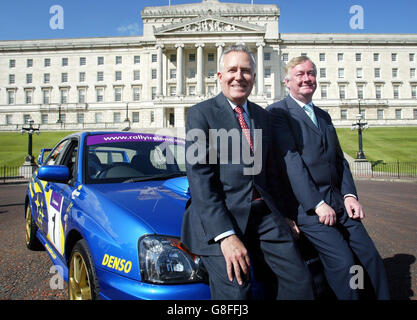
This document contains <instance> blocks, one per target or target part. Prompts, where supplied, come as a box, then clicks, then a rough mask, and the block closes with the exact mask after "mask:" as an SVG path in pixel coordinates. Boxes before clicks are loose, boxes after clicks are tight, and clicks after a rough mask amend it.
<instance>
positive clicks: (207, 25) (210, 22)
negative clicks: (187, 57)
mask: <svg viewBox="0 0 417 320" xmlns="http://www.w3.org/2000/svg"><path fill="white" fill-rule="evenodd" d="M225 33H226V34H227V33H233V34H259V33H265V27H263V26H258V25H254V24H250V23H246V22H241V21H238V20H233V19H228V18H224V17H220V16H208V17H198V18H195V19H190V20H186V21H183V22H181V23H172V24H169V25H166V26H163V27H160V28H154V35H155V36H170V35H195V34H225Z"/></svg>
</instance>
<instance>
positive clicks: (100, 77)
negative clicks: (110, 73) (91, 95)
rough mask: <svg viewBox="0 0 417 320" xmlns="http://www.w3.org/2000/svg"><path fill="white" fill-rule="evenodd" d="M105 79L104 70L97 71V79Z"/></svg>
mask: <svg viewBox="0 0 417 320" xmlns="http://www.w3.org/2000/svg"><path fill="white" fill-rule="evenodd" d="M103 80H104V72H103V71H99V72H97V81H98V82H100V81H103Z"/></svg>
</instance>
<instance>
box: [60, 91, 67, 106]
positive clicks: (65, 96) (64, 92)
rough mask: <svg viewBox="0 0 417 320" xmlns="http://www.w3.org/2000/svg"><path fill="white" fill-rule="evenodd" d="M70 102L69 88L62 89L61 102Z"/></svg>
mask: <svg viewBox="0 0 417 320" xmlns="http://www.w3.org/2000/svg"><path fill="white" fill-rule="evenodd" d="M66 103H68V89H61V104H66Z"/></svg>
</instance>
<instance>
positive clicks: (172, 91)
mask: <svg viewBox="0 0 417 320" xmlns="http://www.w3.org/2000/svg"><path fill="white" fill-rule="evenodd" d="M176 92H177V87H176V86H171V87H169V95H170V96H171V97H173V96H175V94H176Z"/></svg>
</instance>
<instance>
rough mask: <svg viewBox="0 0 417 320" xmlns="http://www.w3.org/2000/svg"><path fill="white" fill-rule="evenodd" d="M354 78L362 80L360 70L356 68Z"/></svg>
mask: <svg viewBox="0 0 417 320" xmlns="http://www.w3.org/2000/svg"><path fill="white" fill-rule="evenodd" d="M356 78H358V79H362V68H356Z"/></svg>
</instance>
